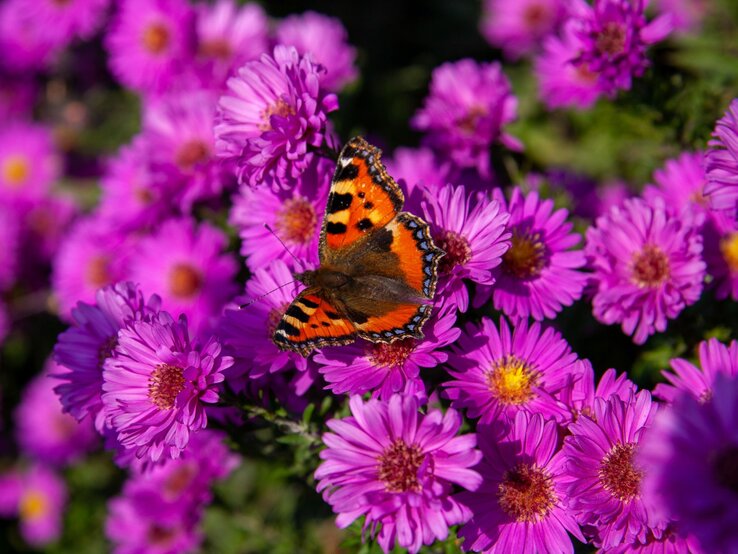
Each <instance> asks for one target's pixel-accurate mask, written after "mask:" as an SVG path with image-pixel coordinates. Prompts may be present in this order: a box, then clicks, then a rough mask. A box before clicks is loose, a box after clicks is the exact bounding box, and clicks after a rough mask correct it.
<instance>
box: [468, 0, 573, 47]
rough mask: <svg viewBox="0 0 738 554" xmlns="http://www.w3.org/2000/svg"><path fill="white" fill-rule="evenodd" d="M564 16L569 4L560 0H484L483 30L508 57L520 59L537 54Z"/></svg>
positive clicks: (483, 33) (481, 24)
mask: <svg viewBox="0 0 738 554" xmlns="http://www.w3.org/2000/svg"><path fill="white" fill-rule="evenodd" d="M565 16H566V4H565V3H564V2H562V1H561V0H523V1H520V2H505V1H504V0H485V2H484V5H483V8H482V21H481V23H480V30H481V32H482V35H483V36H484V38H486V39H487V41H488V42H489V43H490V44H491V45H492V46H496V47H498V48H502V51H503V52H504V53H505V56H506V57H507V58H510V59H517V58H519V57H521V56H523V55H525V54H529V53H531V52H533V51H535V50H536V49H537V48H538V47H539V46H540V44H541V42H542V41H543V38H544V37H545V36H547V35H549V34H551V33H553V32H554V31H556V28H557V27H558V25H559V24H560V23H561V22H562V20H563V19H564V17H565Z"/></svg>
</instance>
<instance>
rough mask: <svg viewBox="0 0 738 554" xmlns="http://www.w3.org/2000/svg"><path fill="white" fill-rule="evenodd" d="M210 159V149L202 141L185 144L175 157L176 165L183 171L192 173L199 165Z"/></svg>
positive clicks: (191, 141)
mask: <svg viewBox="0 0 738 554" xmlns="http://www.w3.org/2000/svg"><path fill="white" fill-rule="evenodd" d="M209 159H210V148H208V145H207V144H205V143H204V142H203V141H201V140H190V141H187V142H185V143H184V144H183V145H182V146H181V147H180V148H179V150H177V153H176V154H175V156H174V163H175V164H176V165H177V167H178V168H179V169H181V170H182V171H191V170H192V168H193V167H195V166H196V165H197V164H201V163H204V162H207V161H208V160H209Z"/></svg>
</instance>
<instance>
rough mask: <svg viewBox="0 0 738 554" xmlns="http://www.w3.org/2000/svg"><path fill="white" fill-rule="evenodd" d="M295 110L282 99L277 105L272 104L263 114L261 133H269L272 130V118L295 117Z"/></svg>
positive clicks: (260, 126)
mask: <svg viewBox="0 0 738 554" xmlns="http://www.w3.org/2000/svg"><path fill="white" fill-rule="evenodd" d="M295 113H296V112H295V108H294V107H292V106H290V105H289V104H288V103H287V102H285V101H284V100H282V99H281V98H280V99H279V100H277V102H276V104H270V105H269V106H267V108H266V109H265V110H264V111H263V112H261V124H260V125H259V130H260V131H269V130H271V128H272V120H271V117H272V116H273V115H278V116H280V117H287V116H290V115H295Z"/></svg>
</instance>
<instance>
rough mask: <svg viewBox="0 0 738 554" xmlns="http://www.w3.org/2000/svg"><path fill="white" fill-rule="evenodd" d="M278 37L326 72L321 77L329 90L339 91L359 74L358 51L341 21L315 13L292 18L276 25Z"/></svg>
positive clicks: (282, 42) (278, 39)
mask: <svg viewBox="0 0 738 554" xmlns="http://www.w3.org/2000/svg"><path fill="white" fill-rule="evenodd" d="M276 38H277V42H279V43H281V44H284V45H286V46H294V47H295V48H296V49H297V52H298V53H299V54H300V55H302V56H305V55H310V57H311V58H312V60H313V61H314V62H317V63H319V64H320V65H322V66H323V67H324V68H325V69H326V71H325V73H323V74H322V75H321V76H320V84H321V86H323V87H324V88H325V89H326V90H330V91H333V92H338V91H340V90H341V89H342V88H343V87H345V86H346V85H347V84H348V83H350V82H351V81H353V80H354V79H356V77H357V75H358V71H357V70H356V66H355V60H356V49H355V48H353V47H351V46H350V45H349V44H348V33H346V29H345V28H344V26H343V24H342V23H341V21H340V20H339V19H336V18H334V17H328V16H326V15H322V14H319V13H315V12H305V13H304V14H302V15H291V16H289V17H286V18H285V19H283V20H282V21H281V22H280V23H279V24H278V25H277V30H276Z"/></svg>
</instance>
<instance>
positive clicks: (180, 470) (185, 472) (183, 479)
mask: <svg viewBox="0 0 738 554" xmlns="http://www.w3.org/2000/svg"><path fill="white" fill-rule="evenodd" d="M196 477H197V465H196V464H195V463H194V462H192V461H190V462H187V463H183V464H180V465H179V466H178V467H177V468H176V469H174V470H173V471H172V472H171V473H170V474H169V475H167V477H166V479H164V483H163V484H162V487H161V490H162V494H163V496H164V498H166V499H167V500H169V501H170V502H172V501H175V500H177V499H178V498H179V497H180V496H182V493H184V492H185V491H186V490H187V489H188V488H189V487H190V485H191V484H192V483H193V482H194V481H195V478H196Z"/></svg>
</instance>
